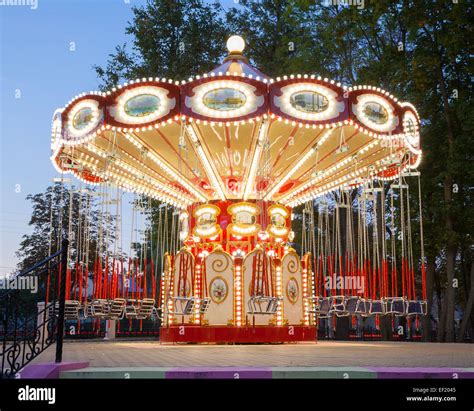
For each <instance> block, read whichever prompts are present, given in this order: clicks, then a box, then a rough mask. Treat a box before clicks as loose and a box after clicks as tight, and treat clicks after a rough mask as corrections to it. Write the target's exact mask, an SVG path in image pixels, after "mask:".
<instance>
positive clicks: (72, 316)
mask: <svg viewBox="0 0 474 411" xmlns="http://www.w3.org/2000/svg"><path fill="white" fill-rule="evenodd" d="M80 309H81V303H80V302H79V301H77V300H66V301H65V303H64V319H65V320H79V318H80V313H79V312H80Z"/></svg>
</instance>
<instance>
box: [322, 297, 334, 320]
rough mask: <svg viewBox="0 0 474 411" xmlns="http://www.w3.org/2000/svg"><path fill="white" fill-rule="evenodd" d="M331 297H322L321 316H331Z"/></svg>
mask: <svg viewBox="0 0 474 411" xmlns="http://www.w3.org/2000/svg"><path fill="white" fill-rule="evenodd" d="M331 306H332V298H331V297H322V298H321V300H320V302H319V318H329V317H330V316H331Z"/></svg>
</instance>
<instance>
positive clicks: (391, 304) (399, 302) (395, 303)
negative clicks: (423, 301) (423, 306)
mask: <svg viewBox="0 0 474 411" xmlns="http://www.w3.org/2000/svg"><path fill="white" fill-rule="evenodd" d="M382 302H383V304H384V310H385V314H395V315H396V316H399V317H401V316H404V315H405V314H406V310H407V301H406V299H405V298H404V297H387V298H383V299H382Z"/></svg>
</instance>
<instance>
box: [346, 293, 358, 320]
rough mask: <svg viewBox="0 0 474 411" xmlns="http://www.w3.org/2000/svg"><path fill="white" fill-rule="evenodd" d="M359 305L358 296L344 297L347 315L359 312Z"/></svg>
mask: <svg viewBox="0 0 474 411" xmlns="http://www.w3.org/2000/svg"><path fill="white" fill-rule="evenodd" d="M359 305H360V298H359V297H356V296H352V297H347V298H346V311H347V314H348V315H356V314H360V313H359V312H358V310H359Z"/></svg>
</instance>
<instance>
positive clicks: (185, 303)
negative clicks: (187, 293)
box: [167, 297, 197, 315]
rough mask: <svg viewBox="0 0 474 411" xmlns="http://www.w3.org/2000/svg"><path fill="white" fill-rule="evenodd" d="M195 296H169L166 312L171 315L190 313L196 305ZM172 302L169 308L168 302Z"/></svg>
mask: <svg viewBox="0 0 474 411" xmlns="http://www.w3.org/2000/svg"><path fill="white" fill-rule="evenodd" d="M196 301H197V298H195V297H169V298H168V305H167V307H168V313H169V314H172V315H192V314H194V308H195V307H196ZM170 302H171V303H172V306H173V308H172V309H171V310H169V306H170V304H169V303H170Z"/></svg>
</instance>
